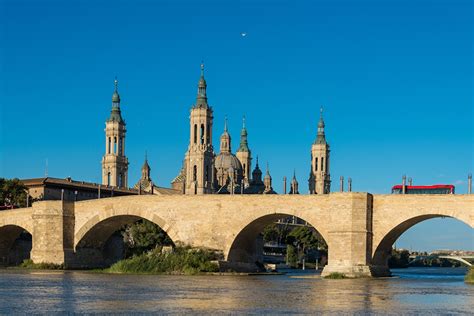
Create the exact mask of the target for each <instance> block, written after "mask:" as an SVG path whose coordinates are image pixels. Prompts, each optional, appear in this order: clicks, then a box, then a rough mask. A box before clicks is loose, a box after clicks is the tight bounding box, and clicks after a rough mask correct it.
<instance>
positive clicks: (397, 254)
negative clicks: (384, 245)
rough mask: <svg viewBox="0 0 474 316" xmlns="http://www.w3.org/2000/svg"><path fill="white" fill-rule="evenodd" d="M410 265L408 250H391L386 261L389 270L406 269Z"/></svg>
mask: <svg viewBox="0 0 474 316" xmlns="http://www.w3.org/2000/svg"><path fill="white" fill-rule="evenodd" d="M409 263H410V252H408V250H397V249H395V248H392V256H391V257H390V258H389V259H388V266H389V267H390V268H406V267H407V266H408V264H409Z"/></svg>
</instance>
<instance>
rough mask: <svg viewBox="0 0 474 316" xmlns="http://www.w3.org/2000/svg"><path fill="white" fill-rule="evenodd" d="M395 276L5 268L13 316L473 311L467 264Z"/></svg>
mask: <svg viewBox="0 0 474 316" xmlns="http://www.w3.org/2000/svg"><path fill="white" fill-rule="evenodd" d="M392 272H393V273H394V274H395V275H396V277H393V278H383V279H346V280H323V279H321V278H319V276H317V275H315V274H313V273H310V271H307V272H306V273H301V272H300V273H289V274H286V275H268V276H168V275H110V274H96V273H90V272H80V271H66V272H59V271H57V272H56V271H23V270H10V269H8V270H0V314H7V313H48V314H51V313H64V312H70V313H114V314H116V313H177V314H185V313H200V314H211V313H212V314H216V313H218V314H232V313H246V314H265V313H282V314H283V313H285V314H286V313H297V314H314V313H328V314H329V313H331V314H332V313H351V314H352V313H360V314H367V313H373V314H419V313H422V314H427V313H435V314H446V313H449V314H467V313H471V312H472V311H474V285H467V284H465V283H464V282H463V277H464V274H465V273H466V269H464V268H408V269H399V270H392Z"/></svg>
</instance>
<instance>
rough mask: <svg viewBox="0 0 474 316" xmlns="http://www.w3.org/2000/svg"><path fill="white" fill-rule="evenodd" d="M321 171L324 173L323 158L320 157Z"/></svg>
mask: <svg viewBox="0 0 474 316" xmlns="http://www.w3.org/2000/svg"><path fill="white" fill-rule="evenodd" d="M321 171H324V157H321Z"/></svg>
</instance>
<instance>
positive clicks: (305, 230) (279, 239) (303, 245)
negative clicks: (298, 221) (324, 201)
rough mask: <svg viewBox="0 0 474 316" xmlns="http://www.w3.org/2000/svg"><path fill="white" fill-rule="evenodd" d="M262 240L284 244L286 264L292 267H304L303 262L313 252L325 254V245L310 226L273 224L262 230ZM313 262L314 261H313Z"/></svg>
mask: <svg viewBox="0 0 474 316" xmlns="http://www.w3.org/2000/svg"><path fill="white" fill-rule="evenodd" d="M263 240H264V241H265V242H267V243H275V244H279V245H281V244H286V245H287V247H286V258H287V263H288V264H289V265H290V266H291V267H293V268H297V267H298V266H303V267H304V265H305V263H304V262H305V261H307V260H308V258H311V256H312V255H313V257H314V252H312V250H314V251H316V250H318V251H319V252H320V253H323V254H324V253H326V252H327V244H326V242H325V241H324V239H323V238H322V237H321V236H319V235H318V233H317V232H316V231H315V230H314V228H312V227H310V226H300V227H297V228H294V226H290V225H286V224H285V223H273V224H270V225H268V226H266V227H265V228H264V230H263ZM313 260H314V259H313Z"/></svg>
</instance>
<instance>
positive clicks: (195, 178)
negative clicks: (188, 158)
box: [193, 165, 197, 181]
mask: <svg viewBox="0 0 474 316" xmlns="http://www.w3.org/2000/svg"><path fill="white" fill-rule="evenodd" d="M193 181H197V166H196V165H194V167H193Z"/></svg>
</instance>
